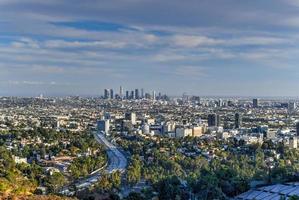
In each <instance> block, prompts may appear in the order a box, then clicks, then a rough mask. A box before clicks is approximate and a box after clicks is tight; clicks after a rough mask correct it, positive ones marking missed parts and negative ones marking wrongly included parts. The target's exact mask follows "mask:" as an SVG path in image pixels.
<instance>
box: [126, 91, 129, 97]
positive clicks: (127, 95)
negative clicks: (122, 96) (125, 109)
mask: <svg viewBox="0 0 299 200" xmlns="http://www.w3.org/2000/svg"><path fill="white" fill-rule="evenodd" d="M129 98H130V94H129V91H128V90H127V91H126V99H129Z"/></svg>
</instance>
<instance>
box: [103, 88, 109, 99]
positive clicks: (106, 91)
mask: <svg viewBox="0 0 299 200" xmlns="http://www.w3.org/2000/svg"><path fill="white" fill-rule="evenodd" d="M109 98H110V92H109V90H108V89H105V90H104V99H109Z"/></svg>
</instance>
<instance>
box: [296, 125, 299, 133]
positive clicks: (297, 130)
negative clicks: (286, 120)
mask: <svg viewBox="0 0 299 200" xmlns="http://www.w3.org/2000/svg"><path fill="white" fill-rule="evenodd" d="M296 133H297V137H299V122H297V123H296Z"/></svg>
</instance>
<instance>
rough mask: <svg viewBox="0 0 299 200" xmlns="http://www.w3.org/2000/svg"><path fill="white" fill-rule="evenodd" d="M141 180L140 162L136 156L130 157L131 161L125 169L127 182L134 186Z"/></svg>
mask: <svg viewBox="0 0 299 200" xmlns="http://www.w3.org/2000/svg"><path fill="white" fill-rule="evenodd" d="M140 178H141V162H140V159H139V157H138V156H136V155H134V156H132V161H131V163H130V165H129V167H128V169H127V182H128V183H129V184H131V185H134V184H136V183H137V182H138V181H140Z"/></svg>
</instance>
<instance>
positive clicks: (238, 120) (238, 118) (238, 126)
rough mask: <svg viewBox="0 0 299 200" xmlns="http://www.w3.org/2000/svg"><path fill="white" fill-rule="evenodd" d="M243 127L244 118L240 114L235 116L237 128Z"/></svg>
mask: <svg viewBox="0 0 299 200" xmlns="http://www.w3.org/2000/svg"><path fill="white" fill-rule="evenodd" d="M241 125H242V117H241V114H240V113H236V114H235V128H240V127H241Z"/></svg>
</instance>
